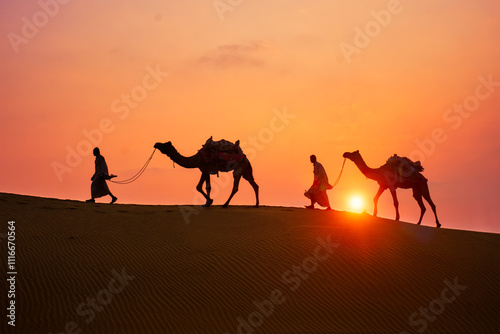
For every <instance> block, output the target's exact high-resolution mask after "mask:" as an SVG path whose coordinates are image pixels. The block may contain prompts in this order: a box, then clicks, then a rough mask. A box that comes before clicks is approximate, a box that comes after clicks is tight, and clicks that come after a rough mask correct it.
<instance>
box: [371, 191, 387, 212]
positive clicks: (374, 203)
mask: <svg viewBox="0 0 500 334" xmlns="http://www.w3.org/2000/svg"><path fill="white" fill-rule="evenodd" d="M386 189H387V188H386V187H383V186H380V187H379V188H378V191H377V194H376V195H375V197H374V198H373V217H377V204H378V199H379V197H380V195H382V193H383V192H384V191H385V190H386Z"/></svg>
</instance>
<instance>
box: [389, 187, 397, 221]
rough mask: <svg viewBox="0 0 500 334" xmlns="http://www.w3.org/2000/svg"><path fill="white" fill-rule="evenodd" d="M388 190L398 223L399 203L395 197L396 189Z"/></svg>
mask: <svg viewBox="0 0 500 334" xmlns="http://www.w3.org/2000/svg"><path fill="white" fill-rule="evenodd" d="M389 190H390V191H391V195H392V201H393V202H394V208H395V209H396V220H397V221H399V202H398V196H397V195H396V189H395V188H389Z"/></svg>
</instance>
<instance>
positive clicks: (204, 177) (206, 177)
mask: <svg viewBox="0 0 500 334" xmlns="http://www.w3.org/2000/svg"><path fill="white" fill-rule="evenodd" d="M205 182H207V193H205V192H204V191H203V183H205ZM196 190H198V191H199V192H200V193H201V194H202V195H203V197H205V199H206V200H207V202H206V203H205V205H203V206H204V207H209V206H210V204H212V202H213V200H211V199H210V174H208V173H202V174H201V178H200V182H198V185H197V186H196Z"/></svg>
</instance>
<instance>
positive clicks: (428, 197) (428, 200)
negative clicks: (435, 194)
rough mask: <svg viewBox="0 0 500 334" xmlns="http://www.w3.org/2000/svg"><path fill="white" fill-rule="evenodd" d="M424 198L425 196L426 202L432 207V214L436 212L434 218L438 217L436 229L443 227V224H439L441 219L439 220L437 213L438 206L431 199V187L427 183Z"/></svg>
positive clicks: (423, 192) (423, 193)
mask: <svg viewBox="0 0 500 334" xmlns="http://www.w3.org/2000/svg"><path fill="white" fill-rule="evenodd" d="M422 196H424V198H425V200H426V201H427V202H428V203H429V205H430V206H431V209H432V212H434V217H436V227H441V224H440V223H439V219H438V216H437V212H436V206H435V205H434V202H433V201H432V199H431V194H430V193H429V186H428V185H427V183H426V184H425V186H424V187H423V191H422Z"/></svg>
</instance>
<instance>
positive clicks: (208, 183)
mask: <svg viewBox="0 0 500 334" xmlns="http://www.w3.org/2000/svg"><path fill="white" fill-rule="evenodd" d="M206 189H207V202H206V203H205V205H204V207H206V208H208V207H209V206H210V205H212V203H213V202H214V200H213V199H211V198H210V191H211V190H212V186H211V184H210V174H208V175H207V177H206Z"/></svg>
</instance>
